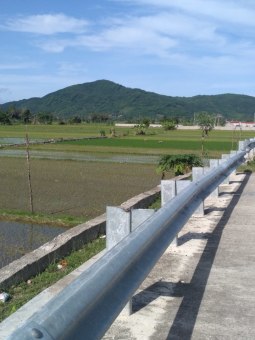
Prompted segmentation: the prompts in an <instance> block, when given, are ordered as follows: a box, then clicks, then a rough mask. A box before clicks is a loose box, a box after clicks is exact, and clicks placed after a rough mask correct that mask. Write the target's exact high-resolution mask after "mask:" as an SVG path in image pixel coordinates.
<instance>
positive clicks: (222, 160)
mask: <svg viewBox="0 0 255 340" xmlns="http://www.w3.org/2000/svg"><path fill="white" fill-rule="evenodd" d="M229 158H230V155H229V154H223V155H221V159H220V162H219V164H222V163H223V162H225V161H226V160H227V159H229ZM222 184H229V176H227V177H226V178H225V179H224V181H223V182H222Z"/></svg>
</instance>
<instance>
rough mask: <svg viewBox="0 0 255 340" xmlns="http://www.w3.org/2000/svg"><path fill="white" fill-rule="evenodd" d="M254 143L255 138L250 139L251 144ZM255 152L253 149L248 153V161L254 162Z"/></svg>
mask: <svg viewBox="0 0 255 340" xmlns="http://www.w3.org/2000/svg"><path fill="white" fill-rule="evenodd" d="M254 141H255V140H254V138H251V139H249V142H250V143H253V142H254ZM254 151H255V150H254V148H252V149H251V150H250V151H249V153H248V161H253V160H254V155H255V153H254Z"/></svg>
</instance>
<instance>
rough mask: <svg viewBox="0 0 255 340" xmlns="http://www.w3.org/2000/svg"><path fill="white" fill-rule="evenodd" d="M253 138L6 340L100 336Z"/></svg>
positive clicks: (254, 144) (251, 145)
mask: <svg viewBox="0 0 255 340" xmlns="http://www.w3.org/2000/svg"><path fill="white" fill-rule="evenodd" d="M254 147H255V139H252V140H249V141H244V142H243V143H240V144H239V151H238V152H237V154H235V155H231V156H230V158H228V159H226V160H225V161H224V162H223V163H222V164H220V165H219V166H218V167H217V168H213V169H211V170H210V171H208V172H207V173H206V174H205V175H204V176H203V177H202V178H201V179H200V180H198V181H196V182H192V183H191V184H190V185H189V186H188V187H187V188H186V189H185V190H183V191H182V192H181V193H180V194H178V195H177V196H176V197H175V198H174V199H172V200H171V201H169V202H168V203H166V204H165V205H164V206H163V207H162V208H161V209H159V210H158V211H157V212H155V214H153V215H152V217H150V218H149V219H148V220H146V221H145V222H144V223H142V224H141V225H140V226H139V228H137V229H136V230H135V231H134V232H132V233H131V234H129V235H128V236H127V237H125V238H124V239H123V240H122V241H121V242H119V243H118V244H117V245H116V246H115V247H113V248H112V249H110V250H109V251H108V252H106V254H105V255H104V256H103V257H102V258H100V259H99V260H98V261H97V262H95V263H94V264H93V265H92V266H91V267H90V268H88V269H87V270H86V271H85V272H83V273H82V274H81V275H80V276H79V277H78V278H77V279H76V280H75V281H73V283H71V284H70V285H69V286H67V287H66V288H65V289H63V290H62V292H61V293H59V294H58V295H57V296H56V297H55V298H54V299H52V300H51V301H49V302H48V303H47V304H46V305H45V306H44V307H43V308H42V309H41V310H39V311H38V312H37V313H36V314H34V315H33V316H32V317H31V318H29V319H28V320H27V321H26V323H25V324H24V325H23V326H22V327H21V328H19V329H17V330H16V331H15V332H14V333H13V334H12V335H11V336H10V337H9V339H12V340H20V339H22V340H26V339H45V340H56V339H63V340H67V339H72V340H74V339H86V340H90V339H91V340H95V339H100V338H101V337H102V336H103V335H104V333H105V332H106V331H107V329H108V328H109V327H110V326H111V324H112V323H113V321H114V320H115V318H116V317H117V316H118V314H119V313H120V312H121V310H122V309H123V307H124V306H125V304H126V303H127V302H128V300H129V299H130V297H131V296H132V295H133V293H134V292H135V291H136V289H137V288H138V287H139V286H140V284H141V283H142V281H143V280H144V279H145V278H146V276H147V275H148V274H149V272H150V271H151V269H152V268H153V266H154V265H155V264H156V262H157V261H158V260H159V258H160V257H161V255H162V254H163V253H164V251H165V249H166V248H167V247H168V246H169V244H170V243H171V242H172V241H173V239H174V238H175V236H176V234H177V233H178V232H179V231H180V230H181V229H182V227H183V226H184V224H185V223H186V222H187V221H188V219H189V218H190V216H191V215H192V213H193V212H194V211H195V210H196V208H197V207H198V206H199V204H200V203H201V201H202V200H204V199H205V198H206V197H207V196H208V195H209V194H210V193H211V192H213V190H214V189H215V188H216V187H217V186H219V184H220V183H222V181H223V180H224V179H225V178H226V177H227V176H228V175H229V174H230V173H231V172H232V171H233V170H234V169H235V168H236V167H238V166H239V165H240V164H241V163H243V161H244V156H245V155H246V153H247V152H249V151H250V149H251V148H254Z"/></svg>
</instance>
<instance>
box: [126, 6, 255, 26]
mask: <svg viewBox="0 0 255 340" xmlns="http://www.w3.org/2000/svg"><path fill="white" fill-rule="evenodd" d="M127 2H131V3H136V4H137V5H142V4H143V5H152V6H154V7H155V8H165V9H176V10H181V11H184V12H188V13H192V14H193V15H202V16H207V17H211V18H214V19H217V20H222V21H224V22H231V23H234V24H237V23H239V24H243V25H251V26H255V21H254V17H255V3H254V2H252V1H233V0H230V1H229V0H225V1H219V0H215V1H213V0H206V1H205V0H181V1H169V0H127Z"/></svg>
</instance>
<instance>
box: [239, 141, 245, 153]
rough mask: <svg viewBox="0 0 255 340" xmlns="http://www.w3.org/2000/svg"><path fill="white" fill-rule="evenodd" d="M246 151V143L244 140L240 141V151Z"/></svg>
mask: <svg viewBox="0 0 255 340" xmlns="http://www.w3.org/2000/svg"><path fill="white" fill-rule="evenodd" d="M244 150H245V142H244V141H243V140H240V141H239V142H238V151H244Z"/></svg>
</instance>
